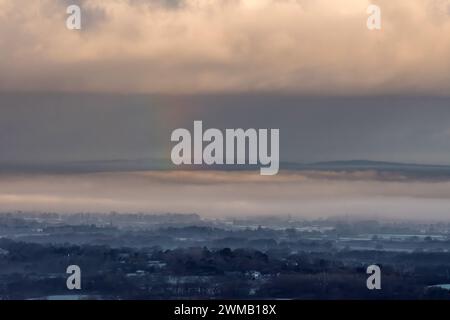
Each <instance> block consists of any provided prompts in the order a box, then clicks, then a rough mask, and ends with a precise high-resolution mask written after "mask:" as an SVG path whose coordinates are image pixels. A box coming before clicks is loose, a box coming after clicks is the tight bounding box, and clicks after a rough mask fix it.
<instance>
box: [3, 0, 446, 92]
mask: <svg viewBox="0 0 450 320" xmlns="http://www.w3.org/2000/svg"><path fill="white" fill-rule="evenodd" d="M71 2H72V1H68V0H65V1H54V0H42V1H28V0H0V25H1V26H2V27H1V28H0V46H1V48H2V53H1V60H0V90H2V91H8V90H12V91H22V90H41V91H51V90H54V91H87V92H124V93H129V92H134V93H155V92H158V93H199V92H207V93H208V92H248V91H253V92H254V91H271V92H272V91H277V92H296V93H305V94H322V95H323V94H366V93H370V94H378V93H402V94H405V93H414V94H448V92H449V91H450V72H449V71H450V59H449V57H450V13H449V11H450V9H449V8H450V1H447V0H441V1H439V0H399V1H390V0H378V1H375V3H376V4H377V5H379V6H380V7H381V9H382V19H383V20H382V22H383V24H382V26H383V27H382V30H381V31H376V32H372V31H369V30H368V29H367V28H366V19H367V13H366V9H367V6H368V5H369V3H370V1H368V0H339V1H328V0H316V1H310V0H297V1H295V0H258V1H255V0H241V1H239V0H227V1H225V0H223V1H207V0H202V1H200V0H185V1H182V0H179V1H175V0H174V1H169V0H158V1H152V0H148V1H145V0H140V1H136V0H117V1H109V0H84V1H74V2H76V3H80V4H81V7H82V10H83V19H84V20H83V28H82V30H81V31H71V30H67V29H66V27H65V19H66V17H67V16H66V13H65V6H67V5H68V4H69V3H71ZM5 48H6V49H5ZM3 49H5V50H3Z"/></svg>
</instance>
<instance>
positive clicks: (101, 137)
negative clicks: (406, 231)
mask: <svg viewBox="0 0 450 320" xmlns="http://www.w3.org/2000/svg"><path fill="white" fill-rule="evenodd" d="M370 3H374V4H376V5H379V6H380V8H381V14H382V29H381V30H379V31H370V30H368V29H367V27H366V20H367V18H368V14H367V13H366V10H367V7H368V6H369V4H370ZM70 4H78V5H80V6H81V8H82V29H81V30H76V31H74V30H68V29H67V28H66V18H67V16H68V15H67V14H66V8H67V6H68V5H70ZM194 120H203V122H204V126H205V127H215V128H220V129H225V128H238V127H242V128H279V129H280V143H281V144H280V160H281V161H282V162H299V163H310V162H318V161H333V160H352V159H367V160H379V161H395V162H404V163H419V164H446V165H448V164H450V0H396V1H392V0H376V1H375V0H374V1H368V0H336V1H330V0H216V1H213V0H40V1H29V0H0V210H18V209H22V210H51V211H76V210H81V211H83V210H92V211H109V210H116V211H135V210H139V211H145V212H155V211H158V212H161V211H162V212H165V211H174V212H198V213H200V214H203V215H215V216H218V215H225V214H229V215H240V214H299V215H305V216H310V217H313V216H314V217H315V216H331V215H341V214H348V213H350V214H365V215H375V216H377V215H380V216H388V217H406V218H420V217H423V213H424V212H426V213H427V217H434V218H439V219H441V218H445V219H447V218H448V213H447V208H449V207H450V203H449V200H448V199H449V198H450V194H449V193H448V191H447V190H449V186H448V183H449V182H448V181H447V180H448V179H444V180H440V181H421V180H420V179H419V180H414V179H412V180H411V179H409V180H408V181H399V180H396V179H388V181H381V180H379V179H374V178H373V175H372V173H370V172H369V173H367V172H366V173H364V174H361V175H358V178H357V179H355V177H354V176H351V175H348V176H347V175H343V176H340V177H339V179H335V178H330V175H328V176H323V175H316V174H309V175H306V176H305V175H304V174H303V173H302V174H300V173H298V172H297V173H296V172H282V173H281V174H280V175H279V176H276V177H272V178H270V179H269V178H268V179H263V178H261V177H259V176H258V175H257V173H247V172H240V173H238V172H188V173H187V172H182V171H176V172H171V171H164V172H158V171H149V172H141V171H140V172H130V169H131V170H132V169H142V167H141V166H139V165H136V164H142V163H145V164H148V165H149V166H151V164H152V163H161V162H162V163H168V162H169V161H170V149H171V143H170V133H171V132H172V131H173V130H174V129H176V128H179V127H186V128H191V127H192V122H193V121H194ZM111 161H112V162H114V161H117V162H116V163H119V168H117V167H115V168H114V169H115V170H114V172H105V168H107V165H106V164H107V163H110V162H111ZM71 163H72V164H73V163H87V165H88V166H91V167H92V169H93V170H91V173H82V174H81V173H77V174H75V173H74V172H71V169H70V168H71V166H70V164H71ZM127 163H131V165H130V166H128V164H127ZM67 164H69V165H67ZM102 164H104V166H103V168H102V170H100V171H102V172H95V168H98V166H100V167H101V166H102ZM61 166H62V167H64V168H65V169H66V171H67V172H64V173H61V172H60V170H57V169H58V168H61ZM121 166H122V167H121ZM144 167H145V166H144ZM30 168H31V171H32V172H33V174H28V173H29V171H28V170H30ZM36 168H37V169H39V168H40V169H42V168H45V170H37V171H38V172H39V173H36V172H34V171H33V170H34V169H36ZM23 169H27V170H26V171H23V172H21V170H23ZM117 169H119V170H117ZM120 169H122V171H123V172H120V171H121V170H120ZM92 171H94V172H92ZM125 171H126V172H125ZM255 175H256V176H255ZM331 176H332V177H333V174H332V175H331ZM173 195H177V197H176V198H174V196H173Z"/></svg>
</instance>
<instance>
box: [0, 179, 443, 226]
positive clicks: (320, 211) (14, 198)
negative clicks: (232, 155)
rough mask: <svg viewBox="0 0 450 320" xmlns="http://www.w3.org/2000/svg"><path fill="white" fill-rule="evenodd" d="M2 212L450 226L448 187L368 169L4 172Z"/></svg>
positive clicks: (0, 184)
mask: <svg viewBox="0 0 450 320" xmlns="http://www.w3.org/2000/svg"><path fill="white" fill-rule="evenodd" d="M0 208H1V211H17V210H23V211H51V212H62V213H66V212H67V213H70V212H111V211H117V212H148V213H155V212H195V213H198V214H200V215H202V216H205V217H223V216H243V215H277V214H280V215H287V214H290V215H293V216H298V217H305V218H326V217H335V216H342V215H349V216H356V217H358V216H361V217H378V218H390V219H419V220H427V219H433V220H450V181H445V180H443V181H430V180H421V179H417V180H414V179H411V178H408V179H401V177H397V178H395V179H392V178H389V177H388V178H387V179H380V178H379V175H378V174H376V173H374V172H371V171H361V172H315V171H309V172H290V171H285V172H282V173H280V174H279V175H277V176H273V177H263V176H259V175H258V173H257V172H247V171H240V172H220V171H143V172H113V173H85V174H2V175H0Z"/></svg>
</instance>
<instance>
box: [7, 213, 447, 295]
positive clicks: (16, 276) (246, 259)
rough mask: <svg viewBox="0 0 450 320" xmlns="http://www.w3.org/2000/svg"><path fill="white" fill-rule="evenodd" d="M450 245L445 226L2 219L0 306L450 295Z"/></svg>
mask: <svg viewBox="0 0 450 320" xmlns="http://www.w3.org/2000/svg"><path fill="white" fill-rule="evenodd" d="M449 250H450V223H447V222H442V223H421V222H408V221H388V220H383V221H378V220H361V219H356V218H345V217H344V218H333V219H318V220H305V219H300V218H295V217H292V216H288V215H287V216H283V217H280V216H278V217H270V216H261V217H249V218H245V217H242V218H221V219H213V218H202V217H200V216H199V215H197V214H171V213H167V214H144V213H108V214H99V213H77V214H57V213H28V212H7V213H1V214H0V299H43V300H48V299H223V298H232V299H253V298H255V299H434V298H436V299H448V298H450V251H449ZM371 264H376V265H378V266H380V268H381V272H382V289H381V290H368V288H367V287H366V279H367V276H368V275H367V273H366V268H367V266H369V265H371ZM69 265H77V266H79V267H80V269H81V273H82V281H81V283H82V285H81V289H80V290H68V289H67V287H66V279H67V277H68V274H67V273H66V268H67V266H69Z"/></svg>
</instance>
